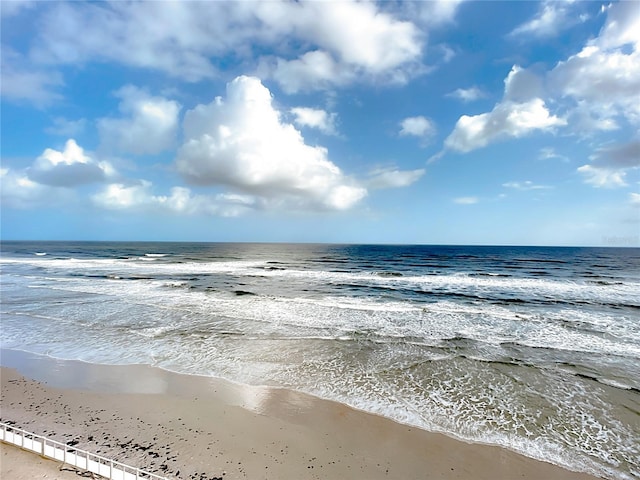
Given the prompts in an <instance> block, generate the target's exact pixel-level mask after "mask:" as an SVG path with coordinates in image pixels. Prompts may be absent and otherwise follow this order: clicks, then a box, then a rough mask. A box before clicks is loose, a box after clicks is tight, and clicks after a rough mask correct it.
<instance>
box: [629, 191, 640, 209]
mask: <svg viewBox="0 0 640 480" xmlns="http://www.w3.org/2000/svg"><path fill="white" fill-rule="evenodd" d="M629 203H630V204H631V205H634V206H638V207H640V193H635V192H631V193H630V194H629Z"/></svg>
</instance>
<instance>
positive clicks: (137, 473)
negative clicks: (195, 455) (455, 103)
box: [0, 422, 168, 480]
mask: <svg viewBox="0 0 640 480" xmlns="http://www.w3.org/2000/svg"><path fill="white" fill-rule="evenodd" d="M0 441H3V442H5V443H10V444H11V445H16V446H18V447H20V448H23V449H25V450H29V451H30V452H35V453H37V454H39V455H42V456H43V457H47V458H51V459H53V460H58V461H60V462H63V463H64V464H66V465H71V466H73V467H76V468H79V469H81V470H86V471H88V472H91V473H95V474H97V475H100V476H101V477H104V478H108V479H109V480H168V479H167V478H166V477H161V476H159V475H156V474H154V473H149V472H145V471H144V470H140V469H139V468H136V467H130V466H129V465H125V464H124V463H120V462H116V461H115V460H110V459H108V458H105V457H101V456H100V455H96V454H94V453H90V452H86V451H84V450H80V449H79V448H74V447H71V446H69V445H66V444H64V443H61V442H57V441H55V440H51V439H50V438H46V437H43V436H42V435H37V434H35V433H31V432H27V431H26V430H22V429H21V428H16V427H12V426H11V425H7V424H6V423H2V422H0Z"/></svg>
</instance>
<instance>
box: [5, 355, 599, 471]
mask: <svg viewBox="0 0 640 480" xmlns="http://www.w3.org/2000/svg"><path fill="white" fill-rule="evenodd" d="M7 364H8V365H10V366H12V367H16V366H19V367H20V368H19V370H20V373H19V372H18V370H17V369H16V368H8V367H6V366H3V367H2V379H1V380H2V399H1V404H0V406H1V416H2V421H4V422H15V424H16V426H19V427H22V428H24V429H26V430H29V431H33V432H35V433H39V434H43V435H46V436H49V437H51V438H53V439H56V440H58V441H63V442H73V444H74V445H76V446H77V447H78V448H82V449H86V450H89V451H92V452H95V453H98V454H101V455H104V456H108V457H110V458H113V459H116V460H118V461H121V462H124V463H127V464H130V465H134V466H138V467H140V468H144V469H146V470H149V471H152V472H156V473H161V474H164V475H166V476H167V477H168V478H180V479H215V478H224V479H225V480H226V479H242V478H249V479H346V478H354V479H378V478H397V479H425V478H426V479H466V478H474V479H478V480H480V479H512V478H524V479H527V478H529V479H538V478H546V479H567V480H568V479H587V478H593V477H590V476H589V475H585V474H581V473H575V472H570V471H567V470H565V469H562V468H560V467H557V466H555V465H551V464H548V463H544V462H539V461H536V460H533V459H530V458H527V457H524V456H522V455H519V454H516V453H513V452H510V451H508V450H505V449H502V448H498V447H493V446H487V445H478V444H469V443H466V442H461V441H458V440H455V439H452V438H450V437H447V436H444V435H441V434H438V433H431V432H426V431H422V430H420V429H416V428H411V427H409V426H406V425H401V424H398V423H396V422H393V421H390V420H387V419H385V418H382V417H379V416H376V415H371V414H368V413H363V412H360V411H357V410H354V409H351V408H349V407H347V406H344V405H342V404H339V403H335V402H329V401H325V400H321V399H317V398H315V397H311V396H308V395H304V394H301V393H297V392H292V391H288V390H284V389H273V388H264V387H247V386H243V385H236V384H232V383H229V382H225V381H222V380H219V379H212V378H207V377H198V376H189V375H179V374H175V373H171V372H167V371H164V370H161V369H158V368H153V367H148V366H103V365H92V364H88V363H82V362H72V361H59V360H53V359H45V358H44V357H36V356H29V355H28V354H24V353H20V352H11V351H6V350H5V351H3V365H7ZM8 449H10V447H3V456H4V455H5V454H7V450H8ZM12 453H15V452H12V451H10V452H9V454H12ZM19 453H20V454H22V453H24V452H19ZM25 458H26V457H25ZM32 458H33V462H41V459H39V457H38V456H37V455H32ZM33 462H30V463H28V464H27V463H21V462H19V463H21V467H20V468H31V467H32V463H33ZM47 463H49V462H47ZM2 468H3V473H4V472H6V468H12V469H13V471H14V472H16V471H18V470H19V468H18V467H17V466H16V462H10V461H9V462H7V461H4V462H3V467H2ZM54 469H55V467H54ZM54 473H55V470H54ZM62 473H69V472H62ZM3 478H4V475H3ZM12 478H19V476H18V474H14V475H12ZM33 478H64V477H62V474H61V475H59V476H53V477H52V476H42V477H33Z"/></svg>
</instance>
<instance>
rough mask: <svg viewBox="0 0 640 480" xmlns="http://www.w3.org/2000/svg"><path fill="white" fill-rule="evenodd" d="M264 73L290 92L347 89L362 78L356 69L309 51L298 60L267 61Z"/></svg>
mask: <svg viewBox="0 0 640 480" xmlns="http://www.w3.org/2000/svg"><path fill="white" fill-rule="evenodd" d="M259 70H260V71H262V72H263V73H264V75H265V76H271V77H273V79H274V80H275V81H276V82H278V84H279V85H280V87H282V89H283V90H284V91H285V92H287V93H297V92H299V91H309V90H321V89H328V88H330V87H333V86H343V85H346V84H348V83H351V82H353V81H355V80H356V78H358V72H357V70H356V69H355V68H353V67H352V66H343V65H340V64H339V63H338V62H336V61H335V60H334V59H333V57H332V56H331V55H330V54H329V53H327V52H324V51H320V50H313V51H311V52H306V53H304V54H303V55H301V56H300V57H299V58H297V59H294V60H285V59H282V58H277V59H276V60H275V63H273V62H267V61H266V60H263V62H262V64H261V67H260V68H259Z"/></svg>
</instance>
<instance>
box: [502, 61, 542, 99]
mask: <svg viewBox="0 0 640 480" xmlns="http://www.w3.org/2000/svg"><path fill="white" fill-rule="evenodd" d="M544 93H545V92H544V87H543V85H542V79H541V78H540V77H539V76H538V75H536V74H535V73H533V72H532V71H531V70H528V69H524V68H522V67H520V66H519V65H514V66H513V67H511V71H510V72H509V75H507V78H505V79H504V99H505V100H509V101H512V102H526V101H529V100H532V99H535V98H542V97H543V96H544Z"/></svg>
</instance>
